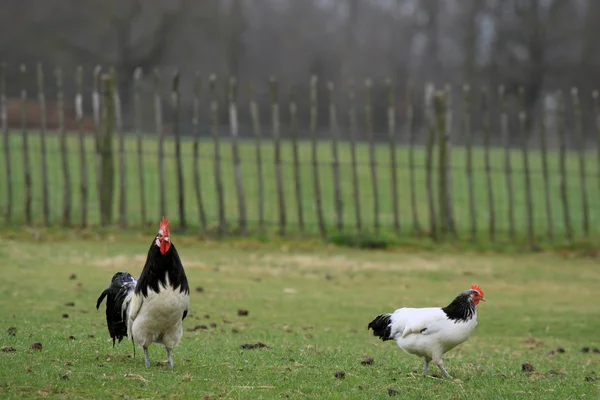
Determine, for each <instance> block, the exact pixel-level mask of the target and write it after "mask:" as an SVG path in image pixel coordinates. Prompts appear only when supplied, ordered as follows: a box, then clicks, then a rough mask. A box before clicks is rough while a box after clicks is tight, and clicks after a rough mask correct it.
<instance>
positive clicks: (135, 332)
mask: <svg viewBox="0 0 600 400" xmlns="http://www.w3.org/2000/svg"><path fill="white" fill-rule="evenodd" d="M165 282H166V284H165V285H160V291H159V292H158V293H156V292H154V291H152V290H149V291H148V297H144V296H143V295H142V293H140V294H135V293H131V294H130V296H128V299H127V300H129V301H127V300H126V301H125V304H124V306H127V305H128V313H127V331H128V332H127V334H128V336H129V337H130V338H131V339H132V340H133V341H134V343H136V344H137V345H138V346H140V347H148V346H150V345H151V344H152V343H159V344H162V345H164V346H165V347H166V348H167V349H172V348H173V347H175V346H176V345H177V344H178V343H179V341H180V340H181V336H182V335H183V327H182V318H183V314H184V312H185V311H186V310H187V309H188V308H189V304H190V296H189V293H186V292H183V291H181V290H180V289H181V288H180V287H177V289H173V287H172V286H171V285H170V283H169V279H168V276H167V277H166V278H165ZM129 297H130V299H129Z"/></svg>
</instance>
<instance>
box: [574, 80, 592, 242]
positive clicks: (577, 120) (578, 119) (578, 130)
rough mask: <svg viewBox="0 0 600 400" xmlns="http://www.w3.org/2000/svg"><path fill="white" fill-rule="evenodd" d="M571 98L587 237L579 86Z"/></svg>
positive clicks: (586, 226) (583, 147) (586, 207)
mask: <svg viewBox="0 0 600 400" xmlns="http://www.w3.org/2000/svg"><path fill="white" fill-rule="evenodd" d="M571 98H572V101H573V113H574V114H575V129H576V138H577V147H578V150H579V182H580V184H581V210H582V213H583V215H582V216H583V233H584V234H585V236H586V237H588V236H589V235H590V219H589V205H588V196H587V182H586V173H585V172H586V171H585V169H586V168H585V139H584V136H583V121H582V117H581V104H580V102H579V91H578V90H577V88H573V89H571Z"/></svg>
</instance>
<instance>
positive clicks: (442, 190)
mask: <svg viewBox="0 0 600 400" xmlns="http://www.w3.org/2000/svg"><path fill="white" fill-rule="evenodd" d="M434 110H435V119H436V130H437V138H438V143H439V161H438V168H439V170H438V201H439V205H438V207H439V213H440V225H441V226H440V231H441V234H442V236H445V234H446V233H448V232H451V224H450V223H449V218H450V212H449V211H450V210H449V208H450V207H449V204H448V181H447V177H448V175H447V174H446V168H447V166H448V161H447V160H446V156H447V153H446V149H447V147H446V130H447V127H446V93H445V92H437V93H436V94H435V97H434Z"/></svg>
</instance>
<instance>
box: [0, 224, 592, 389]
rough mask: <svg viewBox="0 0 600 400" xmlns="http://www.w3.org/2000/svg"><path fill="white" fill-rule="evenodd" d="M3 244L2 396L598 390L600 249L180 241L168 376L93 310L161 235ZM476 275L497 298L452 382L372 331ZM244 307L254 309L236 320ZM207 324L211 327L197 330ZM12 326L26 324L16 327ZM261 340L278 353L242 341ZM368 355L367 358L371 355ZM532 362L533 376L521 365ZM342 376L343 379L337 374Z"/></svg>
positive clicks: (21, 239) (482, 311) (463, 350)
mask: <svg viewBox="0 0 600 400" xmlns="http://www.w3.org/2000/svg"><path fill="white" fill-rule="evenodd" d="M150 237H151V236H150ZM0 239H1V241H2V243H3V246H2V247H1V248H0V257H1V258H2V260H3V280H2V283H1V284H0V320H1V321H3V324H2V327H3V328H2V332H0V337H1V338H2V340H1V344H2V346H4V347H3V349H4V350H5V352H2V353H0V397H3V398H17V397H19V398H20V397H31V398H33V397H35V398H42V397H51V398H184V397H185V398H205V399H216V398H226V399H230V398H243V399H255V398H256V399H259V398H263V399H271V398H313V399H316V398H319V399H337V398H348V399H371V398H388V397H389V396H390V394H391V395H397V396H398V398H412V399H418V398H424V399H457V398H461V399H462V398H474V397H475V398H479V399H514V398H523V399H575V398H582V397H584V396H585V398H598V397H599V396H600V354H597V353H594V352H593V350H591V351H590V352H589V353H583V352H582V351H581V349H582V348H583V347H590V348H591V349H593V348H597V347H600V337H599V336H598V331H599V330H600V320H599V319H598V304H600V293H599V292H598V290H597V289H598V285H599V284H600V270H599V269H598V263H597V260H596V259H594V258H578V257H572V256H571V255H569V254H565V255H559V254H546V253H538V254H529V255H523V254H520V255H498V254H482V253H463V254H460V253H457V252H448V251H447V250H446V251H441V250H440V251H437V252H428V253H422V252H417V251H412V252H411V251H402V250H400V249H397V250H389V251H369V252H368V251H361V250H352V249H340V248H337V247H334V246H324V245H321V244H318V243H311V242H302V243H298V242H296V243H287V242H270V243H267V244H264V243H262V244H259V243H257V242H254V241H240V240H238V241H221V242H212V241H205V242H202V241H198V240H197V239H195V238H192V237H190V236H188V237H180V236H177V237H174V238H173V241H174V243H176V245H177V246H178V250H179V253H180V255H181V257H182V260H183V262H184V265H185V267H186V271H187V275H188V279H189V281H190V286H191V288H192V293H191V308H190V313H189V317H188V318H187V319H186V320H185V321H184V330H185V333H184V337H183V339H182V342H181V344H180V346H179V347H177V348H176V350H175V358H174V359H175V369H174V370H170V369H169V368H168V367H167V366H166V365H165V364H164V363H163V362H162V361H163V360H164V359H165V358H166V356H165V353H164V350H163V349H161V348H159V347H157V346H153V347H151V349H150V356H151V360H152V366H151V367H149V368H146V367H144V365H143V357H142V356H141V352H140V351H139V350H138V353H137V357H136V358H135V359H133V358H131V357H130V356H131V354H132V347H131V344H130V343H129V342H126V341H125V342H122V343H121V344H120V345H117V346H116V347H115V348H114V349H113V348H112V343H111V342H110V338H109V336H108V332H107V329H106V325H105V316H104V310H103V308H102V309H101V310H100V311H96V309H95V303H96V299H97V297H98V295H99V294H100V292H101V291H102V290H103V289H104V288H105V287H106V286H107V285H108V283H109V281H110V278H111V276H112V275H113V273H114V272H116V271H119V270H124V269H126V270H128V271H130V272H131V273H133V274H134V275H137V274H139V272H140V271H141V268H142V266H143V263H144V260H145V253H146V251H147V247H148V245H149V243H150V241H151V239H149V238H148V237H146V236H141V235H133V234H129V235H116V236H110V235H109V236H106V237H103V238H100V237H96V238H90V239H87V240H82V239H81V238H78V237H77V235H76V234H74V233H73V234H65V235H62V236H60V235H57V236H54V237H46V236H44V235H42V236H41V237H39V238H38V239H39V240H38V241H34V240H33V239H26V238H25V235H19V234H17V235H15V234H11V235H8V234H6V233H4V234H2V236H1V237H0ZM471 283H478V284H480V285H481V286H482V287H483V289H484V290H485V294H486V298H487V299H488V301H487V302H485V303H482V304H481V305H480V306H479V308H478V313H479V321H480V322H479V326H478V327H477V329H476V330H475V332H474V334H473V336H472V337H471V338H470V339H469V340H468V341H467V342H466V343H464V344H463V345H461V346H460V347H459V348H457V349H454V350H452V351H451V352H450V353H448V354H447V355H446V357H445V366H446V368H447V370H448V371H449V373H450V374H451V375H453V378H454V380H443V379H439V378H437V377H435V376H433V374H438V372H439V371H437V370H436V369H435V368H433V369H431V370H430V374H432V375H430V376H429V377H426V378H423V377H421V376H420V375H419V372H420V370H421V367H422V362H421V360H420V359H418V358H416V357H414V356H411V355H407V354H404V353H403V352H402V351H401V350H400V349H399V348H398V347H397V346H396V345H395V344H394V343H391V342H385V343H383V342H381V341H380V340H378V339H377V338H375V337H373V336H372V334H371V333H370V332H369V331H367V330H366V325H367V323H368V322H369V321H370V320H371V319H372V318H373V317H374V316H376V315H377V314H379V313H381V312H387V311H392V310H394V309H395V308H397V307H400V306H417V307H421V306H435V305H440V306H442V305H446V304H447V303H448V302H449V301H450V300H452V299H453V298H454V296H456V295H457V294H458V293H459V292H460V291H462V290H464V289H466V288H468V287H469V285H470V284H471ZM199 287H202V289H203V291H201V292H200V291H197V289H196V288H199ZM238 309H245V310H248V315H247V316H238V314H237V311H238ZM213 323H214V324H213ZM211 324H213V325H212V326H211ZM197 325H206V327H207V329H200V328H199V329H198V330H196V331H190V329H192V330H193V328H194V327H195V326H197ZM9 328H16V333H15V334H14V336H12V335H10V334H9V333H8V331H7V330H8V329H9ZM11 332H12V331H11ZM257 342H262V343H264V344H266V345H267V346H268V347H267V348H261V349H254V350H244V349H241V348H240V346H241V345H242V344H246V343H257ZM34 343H41V349H35V347H36V346H34V348H32V345H33V344H34ZM8 347H11V348H13V349H14V350H15V351H14V352H6V351H7V350H9V349H8ZM38 347H39V346H38ZM559 347H560V348H562V349H564V350H565V351H564V353H561V352H558V351H557V349H558V348H559ZM551 351H552V352H554V354H549V353H550V352H551ZM369 357H370V358H372V359H373V363H372V365H362V364H361V361H363V360H364V359H365V358H369ZM523 363H531V364H532V365H533V367H534V371H533V372H528V373H525V372H523V371H522V364H523ZM340 371H343V372H344V374H345V375H344V377H343V378H336V376H335V374H336V373H338V372H340ZM339 375H341V373H339V374H338V376H339Z"/></svg>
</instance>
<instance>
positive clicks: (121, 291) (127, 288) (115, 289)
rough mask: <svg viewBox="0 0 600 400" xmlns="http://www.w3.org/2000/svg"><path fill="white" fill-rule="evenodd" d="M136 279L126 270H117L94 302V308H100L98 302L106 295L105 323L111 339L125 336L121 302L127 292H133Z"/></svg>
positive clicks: (119, 338) (121, 338)
mask: <svg viewBox="0 0 600 400" xmlns="http://www.w3.org/2000/svg"><path fill="white" fill-rule="evenodd" d="M136 283H137V280H136V279H135V278H134V277H133V276H131V274H129V273H128V272H117V273H116V274H114V276H113V277H112V281H111V284H110V286H109V287H107V288H106V289H105V290H104V291H103V292H102V294H101V295H100V297H98V301H97V302H96V309H99V308H100V304H102V301H103V300H104V298H105V297H106V325H107V327H108V333H109V334H110V337H111V339H112V340H113V347H114V345H115V340H117V339H118V340H119V343H121V340H123V337H126V336H127V317H126V315H124V313H123V303H124V302H125V298H126V297H127V294H128V293H129V292H133V290H134V289H135V285H136Z"/></svg>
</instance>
